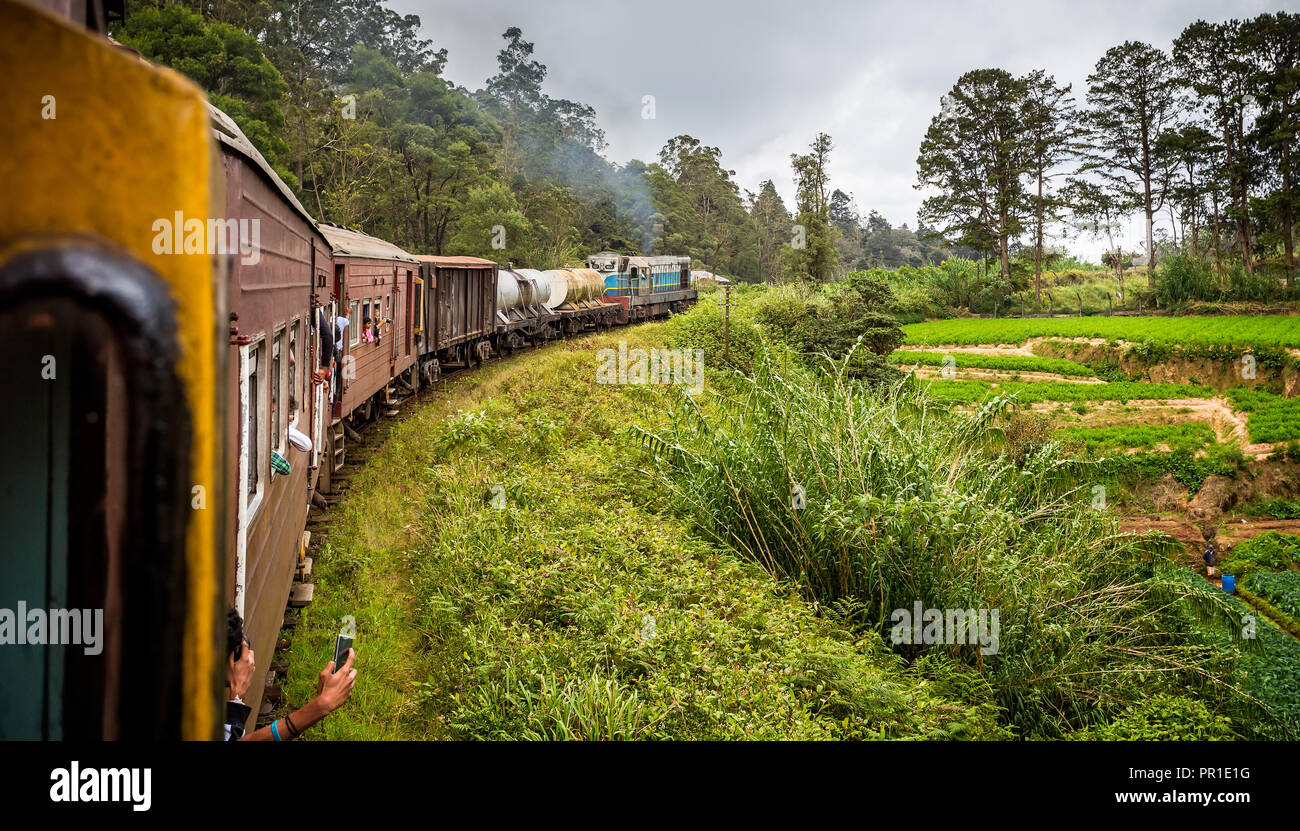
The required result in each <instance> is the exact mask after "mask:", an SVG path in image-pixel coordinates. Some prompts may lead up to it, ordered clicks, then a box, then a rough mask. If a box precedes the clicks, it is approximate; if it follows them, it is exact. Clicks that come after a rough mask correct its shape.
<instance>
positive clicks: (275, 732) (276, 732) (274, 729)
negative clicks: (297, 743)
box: [271, 719, 284, 742]
mask: <svg viewBox="0 0 1300 831" xmlns="http://www.w3.org/2000/svg"><path fill="white" fill-rule="evenodd" d="M279 723H280V720H279V719H276V720H275V721H273V722H271V735H272V736H275V740H276V741H277V742H282V741H284V739H282V738H280V727H279Z"/></svg>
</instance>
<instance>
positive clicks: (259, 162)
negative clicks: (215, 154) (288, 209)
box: [141, 58, 318, 227]
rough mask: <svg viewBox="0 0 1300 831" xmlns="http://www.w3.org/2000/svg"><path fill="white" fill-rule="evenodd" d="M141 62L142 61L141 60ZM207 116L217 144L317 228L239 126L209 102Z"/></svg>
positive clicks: (312, 217) (311, 217) (309, 215)
mask: <svg viewBox="0 0 1300 831" xmlns="http://www.w3.org/2000/svg"><path fill="white" fill-rule="evenodd" d="M141 60H143V58H142V59H141ZM208 115H209V117H210V118H211V120H212V135H213V136H214V137H215V138H216V140H217V142H218V143H220V144H222V145H224V146H226V147H229V148H230V149H232V150H234V151H235V152H236V153H238V154H239V155H241V156H243V157H244V158H245V159H247V160H248V161H250V162H252V164H253V167H255V168H257V169H258V171H259V172H260V173H261V174H262V176H264V177H265V178H266V180H267V181H268V182H270V183H271V185H272V186H274V187H275V189H276V190H277V191H279V192H280V196H282V197H284V201H285V202H288V203H289V204H290V205H292V206H293V209H294V210H296V211H297V212H298V213H299V214H300V215H301V216H302V217H303V218H304V219H306V220H307V222H309V223H310V224H311V225H312V226H313V227H317V226H318V223H317V222H316V218H315V217H314V216H312V215H311V214H309V213H307V209H306V208H304V207H303V206H302V203H301V202H299V201H298V197H296V196H294V195H293V191H292V190H290V189H289V186H288V185H286V184H285V183H284V180H283V179H281V178H280V177H279V175H278V174H277V173H276V172H275V170H273V169H272V168H271V165H270V164H269V163H268V162H267V161H266V158H265V157H264V156H262V154H261V152H260V151H259V150H258V149H257V148H256V147H254V146H253V143H252V142H251V141H249V140H248V136H246V135H244V131H243V130H241V129H239V125H238V124H236V123H235V120H234V119H233V118H231V117H230V116H228V115H226V114H225V113H224V112H222V111H221V110H219V109H217V108H216V107H215V106H213V105H212V102H210V101H209V102H208Z"/></svg>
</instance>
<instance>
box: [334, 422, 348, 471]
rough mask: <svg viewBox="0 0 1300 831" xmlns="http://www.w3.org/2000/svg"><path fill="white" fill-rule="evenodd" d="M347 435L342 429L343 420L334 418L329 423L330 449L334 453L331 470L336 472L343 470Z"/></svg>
mask: <svg viewBox="0 0 1300 831" xmlns="http://www.w3.org/2000/svg"><path fill="white" fill-rule="evenodd" d="M347 440H348V437H347V433H346V432H345V431H344V429H343V419H341V418H336V419H334V420H333V421H331V422H330V447H331V448H333V451H334V459H333V465H334V467H333V468H332V470H333V471H334V472H338V471H340V470H342V469H343V463H344V461H345V457H346V454H347Z"/></svg>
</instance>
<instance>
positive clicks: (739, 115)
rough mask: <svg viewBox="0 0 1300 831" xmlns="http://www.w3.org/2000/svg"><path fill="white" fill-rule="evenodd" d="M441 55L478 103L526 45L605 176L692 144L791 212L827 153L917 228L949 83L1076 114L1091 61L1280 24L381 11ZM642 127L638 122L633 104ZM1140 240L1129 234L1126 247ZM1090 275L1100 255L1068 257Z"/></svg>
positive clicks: (794, 4) (744, 12)
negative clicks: (1207, 30) (588, 140)
mask: <svg viewBox="0 0 1300 831" xmlns="http://www.w3.org/2000/svg"><path fill="white" fill-rule="evenodd" d="M388 4H389V6H390V7H392V8H393V9H395V10H396V11H399V12H401V13H403V14H409V13H413V14H418V15H419V16H420V19H421V22H422V24H423V27H424V32H425V36H426V37H429V38H431V39H432V40H433V42H434V44H435V47H437V48H441V47H446V48H447V50H448V52H449V58H448V62H447V68H446V72H445V75H446V77H447V78H448V79H449V80H451V81H452V82H454V83H456V84H460V85H463V86H465V87H467V88H469V89H471V90H475V89H480V88H481V87H482V86H483V84H484V81H485V80H486V79H487V78H488V77H489V76H491V75H493V74H495V73H496V71H497V65H496V55H497V52H498V51H499V50H500V49H501V47H502V46H503V45H504V41H503V40H502V38H501V33H502V32H504V31H505V30H506V29H507V28H508V27H510V26H519V27H520V28H521V29H523V33H524V37H525V39H527V40H529V41H532V42H533V43H534V44H535V45H536V51H535V52H534V55H533V57H534V58H535V59H536V60H539V61H541V62H542V63H543V64H545V65H546V67H547V69H548V72H549V74H548V77H547V81H546V85H545V91H546V93H547V94H548V95H550V96H552V97H555V98H569V99H572V100H575V101H581V102H583V103H585V104H590V105H591V106H593V107H595V109H596V113H597V116H598V118H599V121H600V125H601V127H602V128H603V129H604V130H605V133H606V136H607V138H608V141H609V147H608V148H607V150H606V154H605V155H606V156H607V157H608V158H609V159H610V160H611V161H614V162H618V163H620V164H624V163H626V162H627V161H628V160H630V159H642V160H645V161H653V160H654V159H655V158H656V157H657V155H658V152H659V150H660V148H662V147H663V145H664V143H665V142H666V141H667V140H668V139H669V138H671V137H673V136H676V135H679V134H682V133H689V134H690V135H692V136H695V137H696V138H698V139H700V140H701V141H703V142H704V143H706V144H709V145H713V146H716V147H719V148H721V150H722V159H723V164H724V165H725V166H726V167H727V168H728V169H730V170H734V171H735V172H736V180H737V182H738V184H739V185H740V187H741V188H742V190H744V189H748V190H757V189H758V185H759V183H760V182H762V181H763V180H764V179H772V180H773V181H774V182H775V183H776V187H777V190H778V191H780V193H781V195H782V197H783V198H784V199H785V200H786V203H787V205H791V204H792V203H793V196H794V187H793V183H792V178H791V171H790V154H791V153H795V152H799V153H802V152H805V151H806V149H807V146H808V143H809V142H810V141H811V140H812V139H813V137H814V136H816V134H817V133H818V132H826V133H829V134H830V135H831V137H832V139H833V140H834V142H835V149H834V151H833V152H832V154H831V164H830V179H831V185H832V187H838V188H840V189H841V190H844V191H847V192H849V193H852V194H853V196H854V199H855V200H856V202H857V205H858V208H859V210H860V211H861V212H862V213H863V214H864V215H865V214H866V213H867V211H869V210H871V209H875V210H877V211H879V212H880V213H881V214H883V215H884V216H885V217H886V218H887V219H889V221H890V222H892V223H893V224H895V225H899V224H901V223H903V222H906V223H907V224H908V227H912V228H914V227H916V212H917V209H918V208H919V207H920V204H921V200H922V199H923V198H924V195H923V194H922V192H920V191H918V190H916V189H915V187H914V185H915V184H916V154H917V149H918V148H919V146H920V143H921V138H922V136H923V135H924V133H925V130H926V128H927V127H928V126H929V122H930V118H931V116H933V115H934V114H935V113H936V112H937V111H938V107H939V98H940V96H942V95H943V94H944V93H945V92H947V91H948V89H950V88H951V86H952V84H953V82H955V81H956V80H957V78H958V76H960V75H961V74H962V73H964V72H966V71H968V70H971V69H979V68H986V67H998V68H1001V69H1005V70H1007V71H1008V72H1011V73H1013V74H1016V75H1021V74H1024V73H1026V72H1028V71H1030V70H1032V69H1036V68H1043V69H1046V70H1047V71H1048V72H1050V73H1052V74H1053V75H1055V76H1056V78H1057V81H1058V82H1063V83H1071V84H1073V85H1074V92H1075V93H1076V95H1077V97H1078V98H1079V99H1080V101H1082V98H1083V93H1084V91H1085V90H1086V79H1087V76H1088V74H1089V72H1090V71H1091V70H1092V67H1093V65H1094V64H1095V63H1096V61H1097V59H1098V58H1100V57H1101V55H1102V54H1103V53H1104V52H1105V51H1106V49H1108V48H1109V47H1111V46H1114V45H1116V44H1119V43H1121V42H1123V41H1125V40H1143V41H1146V42H1148V43H1152V44H1154V45H1157V46H1159V47H1161V48H1163V49H1169V48H1170V46H1171V44H1172V41H1173V38H1174V37H1175V36H1177V35H1178V33H1179V32H1181V31H1182V29H1183V28H1184V27H1185V26H1186V25H1187V24H1188V23H1190V22H1192V21H1194V20H1196V19H1198V18H1205V19H1207V20H1223V19H1226V18H1230V17H1251V16H1253V15H1255V14H1258V13H1260V12H1263V11H1277V10H1281V9H1286V10H1289V11H1294V10H1296V9H1297V8H1298V7H1300V2H1278V0H1274V2H1257V0H1072V1H1071V2H1060V1H1059V0H1040V1H1039V2H1029V1H1021V0H1016V1H1015V2H998V3H994V2H976V1H973V0H968V1H967V2H937V1H936V0H889V2H877V1H876V0H860V2H852V0H840V2H808V1H805V2H800V0H787V1H786V2H770V0H743V1H742V0H712V1H711V0H656V1H655V2H644V1H643V2H624V0H603V2H602V0H540V1H539V0H531V1H530V0H514V2H509V0H388ZM647 95H652V96H654V109H655V113H654V115H655V117H654V118H653V119H644V118H642V110H643V104H642V101H643V98H644V96H647ZM1141 238H1142V232H1141V228H1140V226H1139V224H1138V223H1137V222H1135V223H1134V224H1133V227H1132V228H1131V229H1130V230H1129V231H1128V232H1127V233H1126V234H1125V240H1124V245H1125V247H1126V248H1136V247H1138V244H1139V241H1140V240H1141ZM1068 244H1069V246H1070V248H1071V249H1072V250H1075V251H1078V252H1079V253H1080V254H1082V255H1085V256H1087V257H1088V258H1090V259H1094V260H1095V259H1096V258H1097V257H1099V255H1100V252H1101V250H1102V245H1101V244H1100V243H1099V242H1090V241H1089V240H1086V239H1085V240H1079V241H1070V242H1069V243H1068Z"/></svg>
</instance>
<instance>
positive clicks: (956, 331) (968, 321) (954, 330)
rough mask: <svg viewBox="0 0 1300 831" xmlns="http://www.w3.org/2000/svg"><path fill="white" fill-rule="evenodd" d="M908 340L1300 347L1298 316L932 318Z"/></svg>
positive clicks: (913, 328) (910, 328) (909, 330)
mask: <svg viewBox="0 0 1300 831" xmlns="http://www.w3.org/2000/svg"><path fill="white" fill-rule="evenodd" d="M903 332H904V333H905V334H906V335H907V340H906V343H907V344H925V345H932V346H940V345H945V344H952V345H958V346H968V345H969V346H975V345H979V344H990V345H997V344H1020V343H1024V342H1025V341H1026V340H1028V339H1030V338H1104V339H1106V340H1125V341H1146V342H1148V343H1170V344H1225V345H1241V346H1275V347H1276V346H1282V347H1289V348H1295V347H1300V316H1287V317H1247V316H1236V317H1232V316H1223V317H1061V318H1010V319H1002V320H1000V319H985V318H965V319H960V320H933V321H926V322H925V323H913V324H910V325H907V326H904V327H903Z"/></svg>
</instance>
